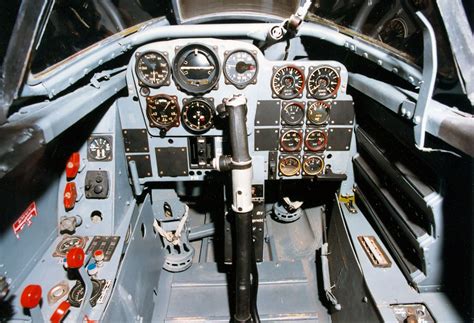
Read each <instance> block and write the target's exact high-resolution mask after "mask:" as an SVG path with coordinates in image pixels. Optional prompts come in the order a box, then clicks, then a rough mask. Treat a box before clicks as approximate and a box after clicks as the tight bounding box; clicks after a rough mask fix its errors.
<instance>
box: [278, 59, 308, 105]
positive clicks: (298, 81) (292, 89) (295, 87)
mask: <svg viewBox="0 0 474 323" xmlns="http://www.w3.org/2000/svg"><path fill="white" fill-rule="evenodd" d="M303 89H304V73H303V71H302V70H301V69H299V68H298V67H296V66H292V65H287V66H283V67H280V68H279V69H277V70H276V71H275V73H273V76H272V91H273V93H274V94H275V95H276V96H278V97H279V98H281V99H293V98H296V97H298V96H301V94H302V93H303Z"/></svg>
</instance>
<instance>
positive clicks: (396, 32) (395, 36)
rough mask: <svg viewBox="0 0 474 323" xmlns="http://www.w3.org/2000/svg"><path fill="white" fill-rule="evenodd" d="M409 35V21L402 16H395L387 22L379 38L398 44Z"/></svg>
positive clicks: (385, 41)
mask: <svg viewBox="0 0 474 323" xmlns="http://www.w3.org/2000/svg"><path fill="white" fill-rule="evenodd" d="M407 37H408V27H407V23H406V22H405V21H404V20H403V19H401V18H395V19H392V20H390V21H388V22H386V23H385V25H384V26H383V28H382V31H380V33H379V39H380V40H381V41H383V42H384V43H386V44H392V45H393V44H395V45H396V44H398V43H399V42H400V41H402V40H403V39H405V38H407Z"/></svg>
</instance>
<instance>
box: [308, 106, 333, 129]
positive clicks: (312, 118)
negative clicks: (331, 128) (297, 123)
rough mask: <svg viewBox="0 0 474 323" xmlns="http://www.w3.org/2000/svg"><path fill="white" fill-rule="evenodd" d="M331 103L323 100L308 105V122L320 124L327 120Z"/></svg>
mask: <svg viewBox="0 0 474 323" xmlns="http://www.w3.org/2000/svg"><path fill="white" fill-rule="evenodd" d="M330 107H331V104H330V103H329V102H325V101H316V102H313V103H311V104H310V105H309V107H308V111H307V113H306V118H307V119H308V123H312V124H315V125H322V124H325V123H327V122H328V119H329V108H330Z"/></svg>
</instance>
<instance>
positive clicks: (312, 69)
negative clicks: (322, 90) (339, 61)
mask: <svg viewBox="0 0 474 323" xmlns="http://www.w3.org/2000/svg"><path fill="white" fill-rule="evenodd" d="M322 68H329V69H331V70H333V71H334V72H335V73H336V75H337V85H336V87H335V89H334V91H332V92H331V93H329V94H326V95H323V96H318V95H317V94H314V93H312V91H311V89H310V85H309V84H310V83H311V77H312V76H313V75H314V73H316V71H318V70H320V69H322ZM341 83H342V80H341V68H340V67H334V66H331V65H319V66H310V67H309V74H308V81H307V82H306V90H307V97H308V98H314V99H316V100H320V101H322V100H326V99H330V98H336V97H337V92H338V91H339V88H340V87H341Z"/></svg>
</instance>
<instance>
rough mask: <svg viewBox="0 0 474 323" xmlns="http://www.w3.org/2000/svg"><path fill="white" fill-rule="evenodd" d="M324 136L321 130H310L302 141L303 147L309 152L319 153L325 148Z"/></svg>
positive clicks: (325, 140)
mask: <svg viewBox="0 0 474 323" xmlns="http://www.w3.org/2000/svg"><path fill="white" fill-rule="evenodd" d="M326 142H327V138H326V134H325V133H324V132H322V131H321V130H311V131H310V132H308V134H307V135H306V138H305V140H304V144H305V147H306V148H307V149H309V150H311V151H320V150H323V149H324V148H326Z"/></svg>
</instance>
